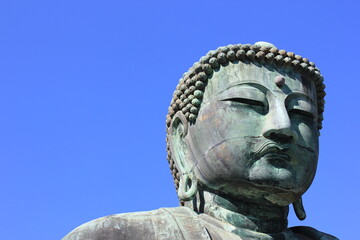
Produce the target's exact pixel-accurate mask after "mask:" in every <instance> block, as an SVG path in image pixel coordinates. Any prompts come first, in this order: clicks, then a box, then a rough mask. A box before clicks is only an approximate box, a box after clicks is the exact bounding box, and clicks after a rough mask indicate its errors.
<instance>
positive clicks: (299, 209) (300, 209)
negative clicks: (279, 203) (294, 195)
mask: <svg viewBox="0 0 360 240" xmlns="http://www.w3.org/2000/svg"><path fill="white" fill-rule="evenodd" d="M293 207H294V211H295V214H296V216H297V218H298V219H299V220H301V221H302V220H304V219H305V218H306V212H305V209H304V205H303V202H302V197H300V198H299V199H298V200H296V201H295V202H293Z"/></svg>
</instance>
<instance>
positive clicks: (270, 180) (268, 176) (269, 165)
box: [249, 158, 296, 191]
mask: <svg viewBox="0 0 360 240" xmlns="http://www.w3.org/2000/svg"><path fill="white" fill-rule="evenodd" d="M279 162H280V161H276V160H274V159H271V160H269V159H267V158H261V159H259V160H257V161H256V162H255V163H254V164H253V166H252V167H251V168H250V169H249V182H251V183H254V184H256V185H260V186H264V187H273V188H277V189H283V190H290V191H291V190H293V189H294V188H295V187H296V172H295V171H294V169H293V168H292V167H291V165H290V164H288V163H284V162H280V163H279Z"/></svg>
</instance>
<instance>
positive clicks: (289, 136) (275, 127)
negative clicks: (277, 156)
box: [263, 103, 298, 143]
mask: <svg viewBox="0 0 360 240" xmlns="http://www.w3.org/2000/svg"><path fill="white" fill-rule="evenodd" d="M263 136H264V137H266V138H268V139H271V140H273V141H276V142H279V143H291V142H293V141H296V140H297V138H298V135H297V133H296V132H295V131H294V130H293V129H292V125H291V119H290V117H289V114H288V112H287V110H286V107H285V105H284V104H281V103H275V104H274V105H273V106H270V107H269V112H268V114H267V115H266V120H265V124H264V126H263Z"/></svg>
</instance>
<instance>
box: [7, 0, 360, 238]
mask: <svg viewBox="0 0 360 240" xmlns="http://www.w3.org/2000/svg"><path fill="white" fill-rule="evenodd" d="M359 12H360V5H359V2H358V1H356V0H353V1H285V0H284V1H236V0H233V1H228V0H224V1H213V0H208V1H156V0H153V1H124V0H117V1H115V0H109V1H92V0H88V1H68V0H66V1H48V0H47V1H45V0H43V1H39V0H32V1H24V0H23V1H17V0H12V1H3V2H2V3H1V4H0V112H1V117H0V161H1V162H0V163H1V168H0V171H1V174H0V186H1V195H0V196H1V197H0V212H1V218H0V236H1V237H0V238H1V239H7V240H18V239H37V240H49V239H61V238H62V237H63V236H64V235H66V234H67V233H68V232H69V231H71V230H72V229H73V228H75V227H76V226H78V225H80V224H82V223H84V222H87V221H89V220H92V219H94V218H98V217H101V216H105V215H109V214H114V213H121V212H131V211H143V210H151V209H157V208H160V207H172V206H177V205H178V202H177V197H176V194H175V190H174V187H173V183H172V179H171V176H170V172H169V170H168V165H167V161H166V151H165V115H166V113H167V108H168V104H169V103H170V100H171V96H172V92H173V90H174V88H175V86H176V84H177V82H178V79H179V78H180V77H181V75H182V73H184V72H185V71H187V69H188V68H189V67H190V66H192V64H193V63H194V62H195V61H197V60H198V59H199V58H200V57H201V56H203V55H204V54H206V53H207V52H208V51H209V50H212V49H216V48H217V47H219V46H223V45H228V44H234V43H255V42H256V41H260V40H263V41H269V42H271V43H273V44H275V45H276V46H277V47H278V48H281V49H286V50H288V51H293V52H295V53H297V54H300V55H302V56H305V57H308V58H309V59H310V60H311V61H313V62H315V63H316V64H317V66H318V67H319V68H320V69H321V71H322V73H323V75H324V76H325V81H326V85H327V88H326V91H327V96H326V101H327V105H326V110H325V121H324V124H323V125H324V128H323V130H322V132H321V138H320V141H321V145H320V148H321V150H320V151H321V152H320V153H321V154H320V160H319V166H318V173H317V176H316V178H315V181H314V183H313V185H312V187H311V188H310V189H309V191H308V192H307V193H305V196H304V204H305V208H306V210H307V215H308V217H307V219H306V220H305V221H303V222H300V221H298V220H297V219H296V218H295V217H294V214H293V212H292V211H291V213H290V218H289V225H290V226H293V225H310V226H313V227H316V228H318V229H320V230H322V231H325V232H329V233H332V234H334V235H336V236H338V237H339V238H340V239H345V240H346V239H349V240H350V239H351V240H353V239H356V238H357V236H358V234H356V233H355V231H354V230H357V225H358V223H359V217H360V210H359V207H358V205H359V204H358V202H359V197H360V186H359V185H360V184H359V183H360V181H359V177H360V174H359V169H360V159H359V154H358V150H359V146H358V145H359V140H358V138H359V135H360V132H359V124H360V121H359V110H360V107H359V104H358V99H359V91H360V79H359V67H360V61H359V58H360V47H359V42H360V38H359V25H360V18H359Z"/></svg>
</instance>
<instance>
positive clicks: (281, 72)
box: [203, 61, 316, 102]
mask: <svg viewBox="0 0 360 240" xmlns="http://www.w3.org/2000/svg"><path fill="white" fill-rule="evenodd" d="M242 84H245V85H246V84H250V85H251V84H255V85H261V86H262V87H263V88H264V89H267V90H269V91H270V92H276V91H281V92H283V93H284V94H289V93H291V92H300V93H304V94H306V95H308V96H309V97H310V98H311V99H312V100H313V101H314V102H316V88H315V84H314V82H312V81H310V80H309V79H307V78H305V77H303V76H302V75H301V74H300V73H298V72H295V71H292V70H291V69H289V68H284V67H276V66H273V65H265V64H257V63H252V62H245V63H244V62H239V61H236V62H229V63H228V64H227V66H226V67H222V68H219V69H218V70H216V71H214V72H213V74H212V76H211V77H209V80H208V84H207V86H206V89H205V90H206V91H204V97H203V102H204V101H206V100H209V99H210V98H212V96H214V95H215V94H218V93H221V92H222V91H224V90H226V89H229V88H231V87H233V86H236V85H242Z"/></svg>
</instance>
